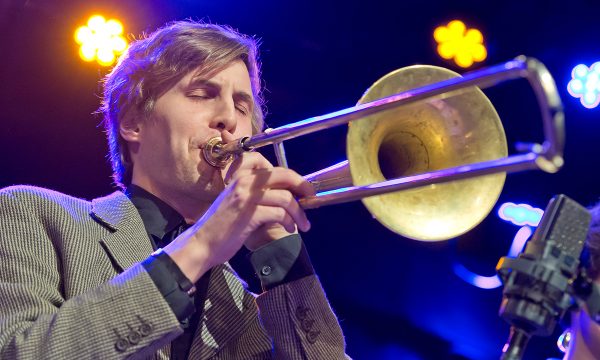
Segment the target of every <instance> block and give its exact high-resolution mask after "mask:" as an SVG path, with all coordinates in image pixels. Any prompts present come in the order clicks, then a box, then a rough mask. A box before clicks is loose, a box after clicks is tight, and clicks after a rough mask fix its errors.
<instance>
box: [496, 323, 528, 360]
mask: <svg viewBox="0 0 600 360" xmlns="http://www.w3.org/2000/svg"><path fill="white" fill-rule="evenodd" d="M530 338H531V335H529V333H528V332H527V331H525V330H523V329H521V328H519V327H516V326H514V325H513V326H511V327H510V335H509V337H508V341H507V342H506V344H504V347H503V348H502V356H501V357H500V360H521V359H522V358H523V354H524V353H525V348H526V347H527V343H528V342H529V339H530Z"/></svg>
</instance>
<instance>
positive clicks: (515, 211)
mask: <svg viewBox="0 0 600 360" xmlns="http://www.w3.org/2000/svg"><path fill="white" fill-rule="evenodd" d="M543 214H544V211H543V210H542V209H538V208H534V207H532V206H530V205H527V204H514V203H511V202H507V203H504V204H502V205H501V206H500V209H498V216H500V218H501V219H502V220H506V221H508V222H510V223H513V224H515V225H517V226H524V225H529V226H537V225H538V224H539V222H540V220H541V219H542V215H543Z"/></svg>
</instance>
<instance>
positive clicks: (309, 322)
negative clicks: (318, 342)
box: [300, 319, 315, 332]
mask: <svg viewBox="0 0 600 360" xmlns="http://www.w3.org/2000/svg"><path fill="white" fill-rule="evenodd" d="M314 323H315V321H314V320H313V319H304V320H302V321H301V322H300V326H301V327H302V330H304V332H309V331H310V329H312V327H313V325H314Z"/></svg>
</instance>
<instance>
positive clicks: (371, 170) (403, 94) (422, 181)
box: [203, 57, 564, 241]
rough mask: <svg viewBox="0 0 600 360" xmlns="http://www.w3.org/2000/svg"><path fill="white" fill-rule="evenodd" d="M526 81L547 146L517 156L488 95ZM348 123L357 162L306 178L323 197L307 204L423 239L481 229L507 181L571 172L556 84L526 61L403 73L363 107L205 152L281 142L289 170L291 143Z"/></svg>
mask: <svg viewBox="0 0 600 360" xmlns="http://www.w3.org/2000/svg"><path fill="white" fill-rule="evenodd" d="M517 78H526V79H527V80H528V81H529V83H530V85H531V87H532V89H533V90H534V92H535V94H536V98H537V100H538V105H539V107H540V112H541V115H542V122H543V127H544V136H545V141H544V142H543V143H542V144H533V143H532V144H524V143H521V144H517V150H518V151H521V153H520V154H516V155H511V156H507V154H508V151H507V145H506V138H505V135H504V130H503V128H502V125H501V123H500V119H499V117H498V114H497V113H496V111H495V109H494V107H493V106H492V105H491V103H490V101H489V100H488V99H487V97H486V96H485V95H484V94H483V92H482V91H481V90H480V88H485V87H487V86H492V85H495V84H497V83H499V82H502V81H506V80H513V79H517ZM345 123H349V131H348V135H347V155H348V161H345V162H342V163H340V164H336V165H334V166H331V167H329V168H327V169H323V170H321V171H318V172H316V173H313V174H310V175H307V176H305V178H306V179H307V180H308V181H310V182H311V183H312V184H313V186H314V187H315V189H316V191H317V192H318V193H317V195H315V196H311V197H307V198H302V199H299V202H300V204H301V205H302V207H303V208H305V209H309V208H316V207H319V206H325V205H331V204H336V203H343V202H347V201H353V200H358V199H362V200H363V203H364V204H365V205H366V206H367V208H368V209H369V211H370V212H371V214H372V215H373V217H375V218H376V219H377V220H379V221H380V222H381V223H382V224H383V225H385V226H386V227H388V228H389V229H390V230H392V231H394V232H396V233H398V234H400V235H403V236H405V237H409V238H412V239H416V240H424V241H438V240H445V239H450V238H453V237H456V236H458V235H460V234H463V233H464V232H466V231H468V230H470V229H471V228H473V227H474V226H476V225H477V224H478V223H479V222H481V221H482V220H483V219H484V218H485V217H486V216H487V214H488V213H489V212H490V211H491V209H492V207H493V206H494V204H495V203H496V201H497V199H498V196H499V195H500V192H501V190H502V187H503V184H504V179H505V176H506V175H505V174H506V173H508V172H516V171H523V170H533V169H539V170H543V171H546V172H550V173H552V172H556V171H558V170H559V169H560V167H561V166H562V164H563V158H562V151H563V147H564V116H563V112H562V105H561V102H560V97H559V96H558V91H557V89H556V84H555V83H554V80H553V78H552V76H551V75H550V73H549V72H548V70H547V69H546V67H545V66H544V65H543V64H542V63H540V62H539V61H537V60H535V59H532V58H526V57H518V58H516V59H515V60H512V61H509V62H506V63H504V64H501V65H497V66H494V67H490V68H486V69H483V70H478V71H474V72H471V73H467V74H465V75H463V76H460V75H458V74H456V73H454V72H452V71H450V70H447V69H443V68H439V67H434V66H411V67H407V68H402V69H399V70H396V71H394V72H391V73H389V74H387V75H386V76H384V77H383V78H381V79H379V80H378V81H377V82H376V83H375V84H373V86H372V87H371V88H370V89H369V90H368V91H367V92H366V93H365V94H364V96H363V97H362V98H361V99H360V101H359V103H358V105H356V106H354V107H351V108H348V109H344V110H340V111H337V112H334V113H330V114H326V115H322V116H317V117H314V118H310V119H306V120H303V121H299V122H296V123H292V124H289V125H285V126H282V127H279V128H276V129H270V130H269V131H268V132H265V133H262V134H257V135H254V136H252V137H246V138H241V139H238V140H236V141H234V142H230V143H222V142H220V141H216V140H214V141H213V140H211V143H210V146H205V147H204V149H203V154H204V157H205V158H206V160H207V161H208V162H209V163H210V164H213V166H223V165H224V164H226V162H227V161H228V159H227V158H230V157H231V155H232V154H237V153H241V152H244V151H249V150H252V149H255V148H258V147H261V146H265V145H270V144H273V145H274V146H275V153H276V155H277V158H278V162H279V165H280V166H286V164H287V160H286V159H285V151H284V149H283V141H285V140H288V139H292V138H295V137H298V136H301V135H305V134H309V133H312V132H316V131H319V130H323V129H327V128H330V127H333V126H337V125H341V124H345ZM348 163H349V164H348ZM350 174H351V176H350ZM474 177H477V178H474Z"/></svg>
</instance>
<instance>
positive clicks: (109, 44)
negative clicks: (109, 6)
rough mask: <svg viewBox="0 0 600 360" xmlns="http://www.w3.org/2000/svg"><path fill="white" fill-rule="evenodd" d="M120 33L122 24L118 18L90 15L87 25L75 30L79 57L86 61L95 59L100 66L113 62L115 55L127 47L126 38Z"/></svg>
mask: <svg viewBox="0 0 600 360" xmlns="http://www.w3.org/2000/svg"><path fill="white" fill-rule="evenodd" d="M122 34H123V25H122V24H121V22H119V21H118V20H115V19H110V20H108V21H107V20H106V19H105V18H104V17H103V16H102V15H93V16H91V17H90V18H89V19H88V21H87V25H85V26H81V27H79V28H78V29H77V30H76V31H75V42H77V44H79V45H80V48H79V57H81V59H82V60H84V61H87V62H91V61H94V60H96V61H97V62H98V64H100V65H102V66H110V65H112V64H114V62H115V61H116V59H117V55H119V54H121V53H123V52H124V51H125V50H126V49H127V40H125V38H124V37H123V35H122Z"/></svg>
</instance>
